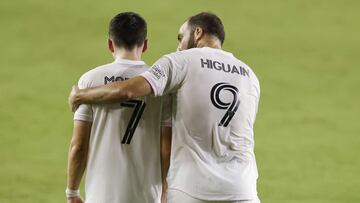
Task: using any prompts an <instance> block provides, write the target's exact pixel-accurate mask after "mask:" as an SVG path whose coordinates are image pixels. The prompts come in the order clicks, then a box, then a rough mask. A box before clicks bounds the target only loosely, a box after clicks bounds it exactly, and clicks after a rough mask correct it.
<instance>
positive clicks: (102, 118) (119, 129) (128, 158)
mask: <svg viewBox="0 0 360 203" xmlns="http://www.w3.org/2000/svg"><path fill="white" fill-rule="evenodd" d="M146 70H147V66H146V64H145V63H144V62H143V61H130V60H121V59H117V60H116V61H115V62H113V63H111V64H107V65H104V66H100V67H98V68H95V69H93V70H91V71H89V72H87V73H85V74H84V75H83V76H82V77H81V78H80V80H79V87H80V88H87V87H95V86H99V85H104V84H107V83H110V82H114V81H119V80H126V79H128V78H131V77H134V76H136V75H138V74H140V73H142V72H144V71H146ZM74 119H75V120H85V121H90V122H92V129H91V137H90V143H89V155H88V162H87V169H86V170H87V171H86V180H85V190H86V202H87V203H99V202H133V203H144V202H145V203H147V202H148V203H154V202H159V201H160V195H161V176H160V158H159V149H160V146H159V143H160V141H159V135H160V127H159V126H160V99H159V98H150V97H146V98H144V99H136V100H130V101H127V102H122V103H120V102H119V103H116V104H108V105H81V106H80V107H79V109H78V110H77V111H76V113H75V117H74Z"/></svg>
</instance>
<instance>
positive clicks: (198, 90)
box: [141, 48, 260, 200]
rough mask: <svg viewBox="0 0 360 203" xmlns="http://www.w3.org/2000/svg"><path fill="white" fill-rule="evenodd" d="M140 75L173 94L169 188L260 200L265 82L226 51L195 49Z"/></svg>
mask: <svg viewBox="0 0 360 203" xmlns="http://www.w3.org/2000/svg"><path fill="white" fill-rule="evenodd" d="M141 76H143V77H144V78H145V79H146V80H147V81H148V82H149V83H150V85H151V87H152V88H153V92H154V94H155V95H156V96H161V95H164V94H172V95H173V96H172V104H171V107H172V126H173V135H172V148H171V150H172V152H171V164H170V168H169V173H168V177H167V180H168V183H169V188H170V189H177V190H180V191H184V192H186V193H187V194H189V195H191V196H193V197H196V198H198V199H202V200H248V199H256V198H257V189H256V181H257V177H258V171H257V166H256V161H255V155H254V133H253V125H254V122H255V117H256V113H257V108H258V102H259V98H260V86H259V82H258V79H257V77H256V75H255V74H254V72H253V71H252V70H251V68H250V67H248V66H247V65H246V64H245V63H243V62H242V61H240V60H239V59H237V58H235V57H234V56H233V55H232V54H231V53H228V52H225V51H223V50H219V49H212V48H194V49H189V50H185V51H180V52H175V53H171V54H169V55H165V56H164V57H162V58H161V59H159V60H158V61H157V62H156V63H155V64H154V65H153V66H152V68H151V69H150V70H149V71H147V72H145V73H143V74H141Z"/></svg>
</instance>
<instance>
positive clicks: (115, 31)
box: [109, 12, 147, 50]
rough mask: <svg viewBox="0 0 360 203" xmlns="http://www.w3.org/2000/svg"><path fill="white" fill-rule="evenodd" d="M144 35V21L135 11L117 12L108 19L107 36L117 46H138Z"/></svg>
mask: <svg viewBox="0 0 360 203" xmlns="http://www.w3.org/2000/svg"><path fill="white" fill-rule="evenodd" d="M146 35H147V25H146V21H145V20H144V18H142V17H141V16H140V15H139V14H137V13H133V12H124V13H119V14H117V15H116V16H115V17H114V18H113V19H111V21H110V25H109V36H110V38H111V39H112V40H113V42H114V44H115V45H116V46H117V47H124V48H125V49H128V50H131V49H133V48H134V47H135V45H137V46H140V45H141V44H142V43H143V42H144V41H145V39H146Z"/></svg>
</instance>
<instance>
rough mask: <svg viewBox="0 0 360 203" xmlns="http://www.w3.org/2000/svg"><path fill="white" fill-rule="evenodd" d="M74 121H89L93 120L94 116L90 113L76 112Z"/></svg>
mask: <svg viewBox="0 0 360 203" xmlns="http://www.w3.org/2000/svg"><path fill="white" fill-rule="evenodd" d="M74 121H89V122H92V121H93V118H92V116H89V115H86V114H82V113H75V115H74Z"/></svg>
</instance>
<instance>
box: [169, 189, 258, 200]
mask: <svg viewBox="0 0 360 203" xmlns="http://www.w3.org/2000/svg"><path fill="white" fill-rule="evenodd" d="M167 195H168V196H167V203H260V200H259V199H254V200H235V201H234V200H225V201H224V200H222V201H209V200H200V199H197V198H195V197H192V196H190V195H188V194H187V193H185V192H183V191H180V190H174V189H169V190H168V194H167Z"/></svg>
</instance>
